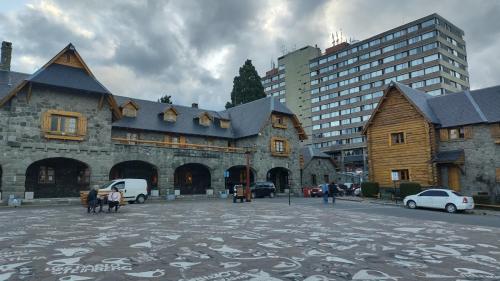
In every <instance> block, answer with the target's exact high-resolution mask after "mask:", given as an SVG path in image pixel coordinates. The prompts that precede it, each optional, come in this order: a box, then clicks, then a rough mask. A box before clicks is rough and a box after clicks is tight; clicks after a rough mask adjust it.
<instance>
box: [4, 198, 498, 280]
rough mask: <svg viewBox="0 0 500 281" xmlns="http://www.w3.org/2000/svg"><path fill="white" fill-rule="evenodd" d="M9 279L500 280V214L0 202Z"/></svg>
mask: <svg viewBox="0 0 500 281" xmlns="http://www.w3.org/2000/svg"><path fill="white" fill-rule="evenodd" d="M0 225H2V228H1V230H0V280H66V281H68V280H75V281H76V280H146V279H157V280H200V281H201V280H203V281H206V280H308V281H313V280H443V281H447V280H499V279H500V245H499V244H498V237H499V235H500V218H499V217H496V216H480V215H474V214H447V213H444V212H440V211H429V210H408V209H403V208H401V207H397V206H382V205H376V204H369V203H357V202H347V201H337V204H336V205H335V207H332V205H331V204H330V205H327V206H325V205H323V204H322V203H321V199H319V198H317V199H312V198H305V199H304V198H292V205H291V206H289V205H288V199H285V198H274V199H268V198H266V199H257V200H254V202H251V203H237V204H233V203H231V201H230V200H198V201H173V202H161V203H149V204H144V205H136V204H134V205H127V206H124V207H123V208H122V209H121V210H120V211H119V212H118V213H111V214H107V213H105V214H95V215H94V214H87V213H86V210H84V208H82V207H81V206H61V207H29V208H20V209H11V208H2V209H0Z"/></svg>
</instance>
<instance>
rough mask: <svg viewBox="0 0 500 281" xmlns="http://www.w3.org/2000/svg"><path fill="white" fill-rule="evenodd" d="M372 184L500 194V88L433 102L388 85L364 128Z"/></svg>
mask: <svg viewBox="0 0 500 281" xmlns="http://www.w3.org/2000/svg"><path fill="white" fill-rule="evenodd" d="M364 134H365V135H366V136H367V140H368V152H369V154H368V157H369V168H370V180H371V181H376V182H378V183H380V185H381V186H389V187H390V186H392V185H393V182H392V176H391V174H393V173H394V174H396V175H397V177H398V179H399V180H400V181H401V180H402V181H413V182H419V183H420V184H421V185H422V186H433V185H441V186H447V187H450V188H452V189H454V190H456V191H461V192H463V193H465V194H468V195H476V194H478V193H482V194H490V195H491V196H494V195H498V194H500V86H496V87H491V88H484V89H479V90H473V91H464V92H459V93H455V94H449V95H442V96H431V95H429V94H426V93H423V92H420V91H418V90H415V89H412V88H410V87H408V86H405V85H403V84H400V83H395V82H394V83H391V84H390V85H389V86H388V87H387V88H386V89H385V91H384V95H383V97H382V99H381V101H380V103H379V105H378V106H377V108H376V110H375V111H374V114H373V115H372V117H371V118H370V120H369V122H368V123H367V126H366V127H365V128H364Z"/></svg>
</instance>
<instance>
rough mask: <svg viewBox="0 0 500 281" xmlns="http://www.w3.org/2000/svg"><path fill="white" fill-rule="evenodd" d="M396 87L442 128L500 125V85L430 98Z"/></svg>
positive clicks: (405, 88) (404, 86)
mask: <svg viewBox="0 0 500 281" xmlns="http://www.w3.org/2000/svg"><path fill="white" fill-rule="evenodd" d="M391 86H393V87H397V88H398V89H399V90H400V91H401V93H403V94H404V95H405V96H406V97H407V98H408V99H409V100H410V101H411V102H412V103H413V104H414V105H415V106H416V107H417V108H418V109H419V111H421V112H422V114H424V117H426V118H427V119H428V120H429V121H430V122H432V123H434V124H436V125H439V126H441V127H454V126H463V125H469V124H478V123H496V122H500V86H495V87H490V88H484V89H479V90H474V91H463V92H459V93H450V94H446V95H441V96H431V95H429V94H426V93H424V92H422V91H418V90H415V89H412V88H410V87H408V86H406V85H403V84H400V83H396V82H394V83H391V84H390V85H389V87H391Z"/></svg>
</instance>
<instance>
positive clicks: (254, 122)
mask: <svg viewBox="0 0 500 281" xmlns="http://www.w3.org/2000/svg"><path fill="white" fill-rule="evenodd" d="M114 97H115V99H116V101H117V103H118V105H123V104H124V103H126V102H127V101H129V100H132V101H134V102H135V103H136V104H137V105H138V106H139V110H138V112H137V116H136V117H123V118H122V119H120V120H117V121H115V122H114V123H113V127H116V128H129V129H138V130H147V131H156V132H168V133H177V134H186V135H200V136H212V137H219V138H227V139H236V138H244V137H248V136H253V135H257V134H258V133H259V131H260V129H261V128H262V127H263V126H264V123H265V122H266V121H267V120H268V118H269V116H270V114H271V113H272V112H279V113H282V114H286V115H293V113H292V112H291V111H290V110H289V109H288V108H286V107H285V106H284V105H283V104H281V103H280V102H278V101H275V99H274V98H271V97H268V98H263V99H259V100H256V101H253V102H249V103H246V104H242V105H239V106H236V107H233V108H230V109H228V110H224V111H220V112H217V111H213V110H206V109H201V108H193V107H187V106H181V105H168V104H164V103H159V102H154V101H148V100H141V99H134V98H128V97H122V96H114ZM167 107H173V108H174V109H175V110H176V111H177V112H178V114H179V115H178V116H177V121H176V122H166V121H164V120H163V116H162V115H161V114H162V113H163V111H164V110H165V108H167ZM203 112H207V113H208V114H210V115H211V116H212V117H214V122H212V125H210V126H208V127H206V126H202V125H200V124H199V123H198V119H197V117H198V116H199V115H200V114H201V113H203ZM221 118H222V119H229V120H231V127H230V128H228V129H223V128H220V125H219V124H220V123H219V122H220V119H221Z"/></svg>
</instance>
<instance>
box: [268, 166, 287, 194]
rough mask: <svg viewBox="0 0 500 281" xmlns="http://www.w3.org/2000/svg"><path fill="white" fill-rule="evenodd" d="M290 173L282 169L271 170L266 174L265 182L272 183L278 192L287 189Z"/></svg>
mask: <svg viewBox="0 0 500 281" xmlns="http://www.w3.org/2000/svg"><path fill="white" fill-rule="evenodd" d="M289 178H290V171H289V170H288V169H286V168H283V167H276V168H272V169H271V170H269V171H268V172H267V180H268V181H270V182H272V183H274V186H276V190H277V191H278V192H284V191H285V189H288V188H289Z"/></svg>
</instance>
